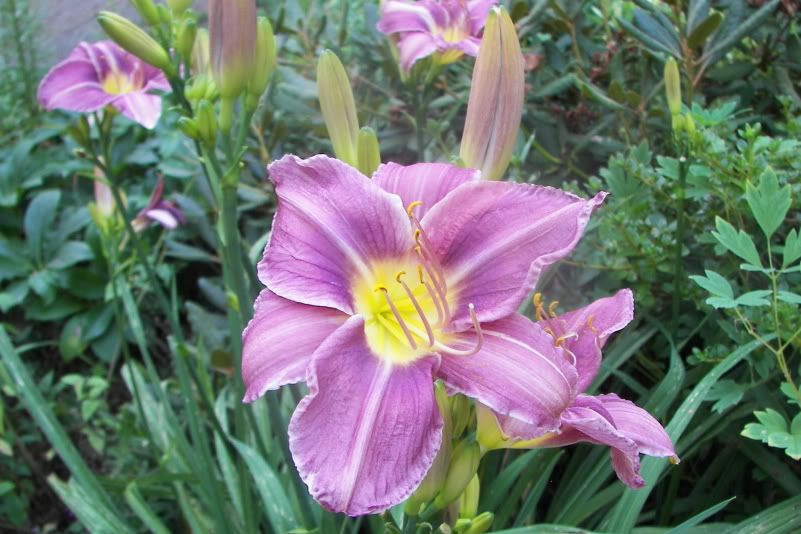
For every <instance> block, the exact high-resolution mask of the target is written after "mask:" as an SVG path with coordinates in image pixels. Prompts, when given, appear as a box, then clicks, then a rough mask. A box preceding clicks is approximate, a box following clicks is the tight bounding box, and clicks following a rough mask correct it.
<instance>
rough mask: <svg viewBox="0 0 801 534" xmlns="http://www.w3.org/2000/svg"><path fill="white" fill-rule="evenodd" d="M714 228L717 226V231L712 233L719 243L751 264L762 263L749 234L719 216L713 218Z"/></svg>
mask: <svg viewBox="0 0 801 534" xmlns="http://www.w3.org/2000/svg"><path fill="white" fill-rule="evenodd" d="M715 228H717V232H714V231H713V232H712V235H713V236H715V239H717V240H718V242H719V243H720V244H721V245H723V246H724V247H726V248H727V249H729V250H730V251H732V252H733V253H734V254H736V255H737V256H739V257H740V258H742V259H744V260H745V261H747V262H748V263H749V264H751V265H759V266H761V265H762V262H761V260H760V259H759V252H757V248H756V245H755V244H754V240H753V239H751V236H749V235H748V234H746V233H745V232H744V231H742V230H740V231H737V230H736V229H735V228H734V226H732V225H731V224H730V223H729V222H728V221H726V220H724V219H721V218H720V217H716V218H715Z"/></svg>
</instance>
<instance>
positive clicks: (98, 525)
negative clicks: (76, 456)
mask: <svg viewBox="0 0 801 534" xmlns="http://www.w3.org/2000/svg"><path fill="white" fill-rule="evenodd" d="M47 482H48V484H50V487H51V488H53V490H54V491H55V492H56V493H57V494H58V496H59V498H61V500H62V501H63V502H64V504H66V505H67V508H69V509H70V511H71V512H73V513H74V514H75V516H76V517H77V518H78V520H79V521H80V522H81V523H83V526H84V527H86V529H87V530H88V531H89V532H91V533H93V534H94V533H97V534H108V533H109V532H113V533H115V534H117V533H120V534H127V533H131V534H133V532H134V531H133V530H132V529H130V528H128V526H127V525H126V524H125V523H122V522H121V521H120V519H119V518H120V517H121V516H119V515H115V514H116V513H115V512H112V511H111V510H110V509H108V508H106V507H104V506H102V505H101V503H99V502H97V501H96V500H95V499H94V496H93V495H92V492H91V490H90V489H89V488H86V487H84V486H83V485H82V484H81V483H79V482H77V481H76V480H75V479H72V480H70V481H69V482H68V483H64V482H62V481H61V480H59V479H58V477H56V475H50V476H49V477H47Z"/></svg>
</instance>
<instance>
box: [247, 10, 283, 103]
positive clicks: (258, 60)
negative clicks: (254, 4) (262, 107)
mask: <svg viewBox="0 0 801 534" xmlns="http://www.w3.org/2000/svg"><path fill="white" fill-rule="evenodd" d="M276 62H277V57H276V46H275V35H274V34H273V27H272V25H270V21H269V20H267V18H265V17H259V18H258V22H257V25H256V50H255V57H254V61H253V72H252V73H251V77H250V83H249V84H248V92H249V93H250V94H252V95H254V96H256V97H257V98H258V97H260V96H261V94H262V93H263V92H264V89H265V88H266V87H267V82H269V81H270V76H272V74H273V71H275V65H276Z"/></svg>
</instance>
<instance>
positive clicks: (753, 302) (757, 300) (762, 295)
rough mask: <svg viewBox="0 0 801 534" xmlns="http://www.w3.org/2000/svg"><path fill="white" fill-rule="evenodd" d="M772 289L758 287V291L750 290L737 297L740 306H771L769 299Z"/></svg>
mask: <svg viewBox="0 0 801 534" xmlns="http://www.w3.org/2000/svg"><path fill="white" fill-rule="evenodd" d="M770 294H771V291H769V290H767V289H758V290H756V291H749V292H748V293H743V294H742V295H740V296H739V297H737V301H736V302H737V305H738V306H769V305H770V301H769V300H768V299H767V297H768V296H770Z"/></svg>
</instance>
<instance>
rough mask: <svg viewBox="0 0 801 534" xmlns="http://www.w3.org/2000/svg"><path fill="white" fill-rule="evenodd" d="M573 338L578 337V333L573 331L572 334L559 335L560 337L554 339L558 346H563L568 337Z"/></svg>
mask: <svg viewBox="0 0 801 534" xmlns="http://www.w3.org/2000/svg"><path fill="white" fill-rule="evenodd" d="M573 338H578V334H576V333H571V334H565V335H563V336H559V337H558V338H556V341H554V345H555V346H557V347H561V346H562V345H564V343H565V341H567V340H568V339H573Z"/></svg>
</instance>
